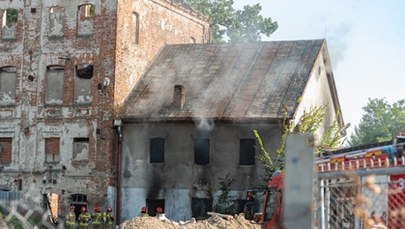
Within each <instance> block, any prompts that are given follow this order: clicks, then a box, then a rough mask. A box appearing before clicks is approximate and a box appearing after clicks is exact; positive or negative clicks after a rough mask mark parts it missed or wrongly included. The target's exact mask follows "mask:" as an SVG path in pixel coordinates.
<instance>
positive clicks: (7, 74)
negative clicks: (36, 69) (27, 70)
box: [0, 66, 17, 105]
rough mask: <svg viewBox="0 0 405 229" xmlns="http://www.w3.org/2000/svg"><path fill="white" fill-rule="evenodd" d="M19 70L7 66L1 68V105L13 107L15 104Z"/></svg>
mask: <svg viewBox="0 0 405 229" xmlns="http://www.w3.org/2000/svg"><path fill="white" fill-rule="evenodd" d="M16 78H17V68H16V67H13V66H6V67H2V68H0V104H1V105H11V104H14V103H15V91H16V82H17V81H16Z"/></svg>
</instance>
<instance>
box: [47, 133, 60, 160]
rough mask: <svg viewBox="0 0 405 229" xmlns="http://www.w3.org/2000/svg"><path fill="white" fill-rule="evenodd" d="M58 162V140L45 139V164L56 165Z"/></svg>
mask: <svg viewBox="0 0 405 229" xmlns="http://www.w3.org/2000/svg"><path fill="white" fill-rule="evenodd" d="M59 161H60V138H46V139H45V162H46V163H58V162H59Z"/></svg>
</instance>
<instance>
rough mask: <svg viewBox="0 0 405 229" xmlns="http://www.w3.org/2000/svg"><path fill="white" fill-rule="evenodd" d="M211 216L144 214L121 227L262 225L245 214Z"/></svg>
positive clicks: (238, 228)
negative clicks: (175, 218)
mask: <svg viewBox="0 0 405 229" xmlns="http://www.w3.org/2000/svg"><path fill="white" fill-rule="evenodd" d="M209 216H210V217H209V218H207V219H205V220H195V219H194V218H192V219H191V220H189V221H186V222H183V221H180V222H176V221H172V220H170V219H168V218H166V216H164V214H162V215H161V216H156V217H154V216H143V217H135V218H132V219H130V220H127V221H125V222H123V223H122V224H121V225H120V226H119V228H120V229H136V228H143V229H156V228H167V229H178V228H180V229H206V228H207V229H218V228H226V229H228V228H230V229H260V228H261V225H260V224H258V223H256V222H254V221H249V220H246V219H245V217H244V215H243V214H239V215H235V216H232V215H224V214H219V213H215V212H210V213H209Z"/></svg>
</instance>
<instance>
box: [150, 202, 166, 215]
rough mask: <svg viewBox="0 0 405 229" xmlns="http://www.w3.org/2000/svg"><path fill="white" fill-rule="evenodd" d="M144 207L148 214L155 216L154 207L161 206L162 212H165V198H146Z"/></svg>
mask: <svg viewBox="0 0 405 229" xmlns="http://www.w3.org/2000/svg"><path fill="white" fill-rule="evenodd" d="M146 207H147V209H148V214H149V216H156V213H157V212H156V209H157V208H159V207H160V208H162V212H163V213H164V212H165V200H164V199H146Z"/></svg>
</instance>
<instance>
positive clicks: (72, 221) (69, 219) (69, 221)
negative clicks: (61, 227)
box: [65, 205, 76, 229]
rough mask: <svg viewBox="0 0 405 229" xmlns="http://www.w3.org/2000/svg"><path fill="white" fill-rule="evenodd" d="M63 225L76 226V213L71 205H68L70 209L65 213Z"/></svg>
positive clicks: (70, 228) (69, 227)
mask: <svg viewBox="0 0 405 229" xmlns="http://www.w3.org/2000/svg"><path fill="white" fill-rule="evenodd" d="M65 226H66V228H68V229H72V228H76V213H75V206H73V205H71V206H70V211H69V212H68V214H67V215H66V222H65Z"/></svg>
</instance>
